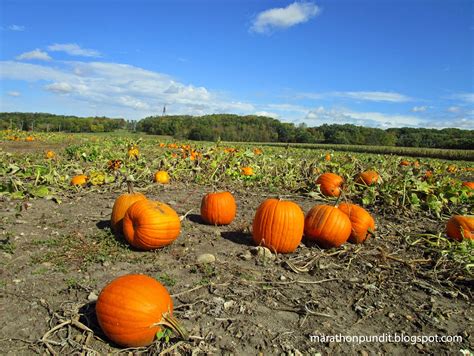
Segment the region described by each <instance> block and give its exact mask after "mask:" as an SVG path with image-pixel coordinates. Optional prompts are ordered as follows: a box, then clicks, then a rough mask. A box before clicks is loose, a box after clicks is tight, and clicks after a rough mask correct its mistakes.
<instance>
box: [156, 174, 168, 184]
mask: <svg viewBox="0 0 474 356" xmlns="http://www.w3.org/2000/svg"><path fill="white" fill-rule="evenodd" d="M154 181H155V182H156V183H161V184H168V183H169V182H170V176H169V174H168V172H166V171H158V172H156V173H155V176H154Z"/></svg>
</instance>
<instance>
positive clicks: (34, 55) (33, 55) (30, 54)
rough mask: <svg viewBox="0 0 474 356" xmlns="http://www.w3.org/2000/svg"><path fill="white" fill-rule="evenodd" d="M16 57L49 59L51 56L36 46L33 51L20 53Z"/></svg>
mask: <svg viewBox="0 0 474 356" xmlns="http://www.w3.org/2000/svg"><path fill="white" fill-rule="evenodd" d="M16 59H18V60H31V59H38V60H40V61H50V60H51V57H50V56H49V54H48V53H46V52H44V51H42V50H40V49H39V48H36V49H35V50H33V51H30V52H25V53H22V54H20V55H19V56H17V57H16Z"/></svg>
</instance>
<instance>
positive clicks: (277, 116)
mask: <svg viewBox="0 0 474 356" xmlns="http://www.w3.org/2000/svg"><path fill="white" fill-rule="evenodd" d="M254 115H258V116H266V117H272V118H274V119H279V118H280V115H278V114H277V113H274V112H270V111H257V112H255V113H254Z"/></svg>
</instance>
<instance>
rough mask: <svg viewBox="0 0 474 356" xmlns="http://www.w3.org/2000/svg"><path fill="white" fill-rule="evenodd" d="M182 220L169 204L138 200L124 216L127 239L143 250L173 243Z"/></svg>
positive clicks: (124, 229)
mask: <svg viewBox="0 0 474 356" xmlns="http://www.w3.org/2000/svg"><path fill="white" fill-rule="evenodd" d="M180 229H181V222H180V220H179V217H178V214H176V211H174V210H173V208H171V207H170V206H169V205H166V204H165V203H161V202H158V201H151V200H147V199H142V200H138V201H137V202H135V203H133V205H132V206H131V207H130V208H128V210H127V212H126V213H125V216H124V218H123V233H124V235H125V239H126V240H127V241H128V242H129V243H130V245H132V246H133V247H136V248H138V249H141V250H151V249H155V248H159V247H163V246H166V245H169V244H171V243H172V242H173V241H174V240H176V238H177V237H178V235H179V233H180Z"/></svg>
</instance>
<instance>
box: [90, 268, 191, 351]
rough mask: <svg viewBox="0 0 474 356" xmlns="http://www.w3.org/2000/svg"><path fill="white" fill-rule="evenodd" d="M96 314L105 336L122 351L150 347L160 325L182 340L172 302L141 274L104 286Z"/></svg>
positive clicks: (163, 290)
mask: <svg viewBox="0 0 474 356" xmlns="http://www.w3.org/2000/svg"><path fill="white" fill-rule="evenodd" d="M95 311H96V315H97V321H98V322H99V325H100V328H101V329H102V331H103V332H104V334H105V335H106V336H107V337H108V338H109V339H110V340H111V341H113V342H115V343H116V344H118V345H120V346H123V347H140V346H147V345H149V344H151V343H152V342H153V341H154V339H155V337H156V333H157V332H158V331H160V330H161V327H162V325H172V326H173V329H175V330H176V331H178V332H179V333H180V334H181V336H183V337H184V336H185V332H184V329H182V328H181V327H180V326H179V324H178V322H177V321H176V319H174V318H173V317H172V313H173V301H172V299H171V297H170V295H169V293H168V291H167V290H166V288H165V287H164V286H163V285H161V284H160V282H158V281H157V280H155V279H154V278H152V277H149V276H145V275H143V274H128V275H125V276H122V277H118V278H116V279H115V280H113V281H112V282H111V283H109V284H108V285H107V286H105V287H104V289H102V291H101V292H100V294H99V297H98V299H97V303H96V306H95ZM160 325H161V326H160Z"/></svg>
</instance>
